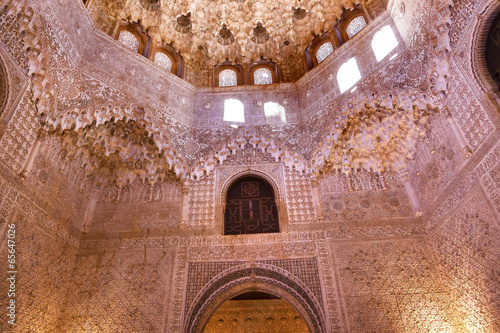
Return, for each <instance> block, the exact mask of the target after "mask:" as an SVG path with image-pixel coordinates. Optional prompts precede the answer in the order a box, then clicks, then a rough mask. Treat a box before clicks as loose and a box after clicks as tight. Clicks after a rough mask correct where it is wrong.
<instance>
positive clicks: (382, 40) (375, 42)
mask: <svg viewBox="0 0 500 333" xmlns="http://www.w3.org/2000/svg"><path fill="white" fill-rule="evenodd" d="M396 46H398V40H397V39H396V36H394V32H393V31H392V29H391V26H389V25H386V26H385V27H383V28H382V29H380V30H379V31H378V32H377V33H376V34H375V35H374V36H373V39H372V50H373V53H375V57H376V58H377V61H380V60H382V59H384V58H385V56H386V55H388V54H389V53H391V51H392V50H394V49H395V48H396Z"/></svg>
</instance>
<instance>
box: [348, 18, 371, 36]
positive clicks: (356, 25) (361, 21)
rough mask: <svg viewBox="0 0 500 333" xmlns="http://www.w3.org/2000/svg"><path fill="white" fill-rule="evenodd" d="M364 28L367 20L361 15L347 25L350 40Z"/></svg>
mask: <svg viewBox="0 0 500 333" xmlns="http://www.w3.org/2000/svg"><path fill="white" fill-rule="evenodd" d="M364 27H366V20H365V18H364V17H363V16H361V15H360V16H356V17H355V18H353V19H352V20H351V22H349V24H348V25H347V28H346V33H347V36H349V38H352V37H354V36H355V35H356V34H357V33H358V32H360V31H361V29H363V28H364Z"/></svg>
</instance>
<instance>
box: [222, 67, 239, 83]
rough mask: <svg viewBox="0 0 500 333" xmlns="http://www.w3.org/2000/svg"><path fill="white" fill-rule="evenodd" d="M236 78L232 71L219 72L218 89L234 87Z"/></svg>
mask: <svg viewBox="0 0 500 333" xmlns="http://www.w3.org/2000/svg"><path fill="white" fill-rule="evenodd" d="M237 85H238V76H237V74H236V71H234V70H232V69H224V70H222V71H220V72H219V87H236V86H237Z"/></svg>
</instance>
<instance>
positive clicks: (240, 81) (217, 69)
mask: <svg viewBox="0 0 500 333" xmlns="http://www.w3.org/2000/svg"><path fill="white" fill-rule="evenodd" d="M225 70H232V71H234V72H235V73H236V85H237V86H242V85H244V84H245V76H244V73H243V67H242V66H241V65H240V64H236V63H234V64H233V62H231V61H229V60H228V61H224V62H223V63H221V64H217V65H215V66H214V68H213V80H212V86H213V87H220V82H219V74H220V73H221V72H222V71H225Z"/></svg>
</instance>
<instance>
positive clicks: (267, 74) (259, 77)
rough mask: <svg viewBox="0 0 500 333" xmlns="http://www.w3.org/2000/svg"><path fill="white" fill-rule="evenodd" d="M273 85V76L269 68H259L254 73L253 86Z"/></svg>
mask: <svg viewBox="0 0 500 333" xmlns="http://www.w3.org/2000/svg"><path fill="white" fill-rule="evenodd" d="M271 83H273V74H272V73H271V70H270V69H268V68H257V69H256V70H255V71H254V72H253V84H271Z"/></svg>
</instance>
